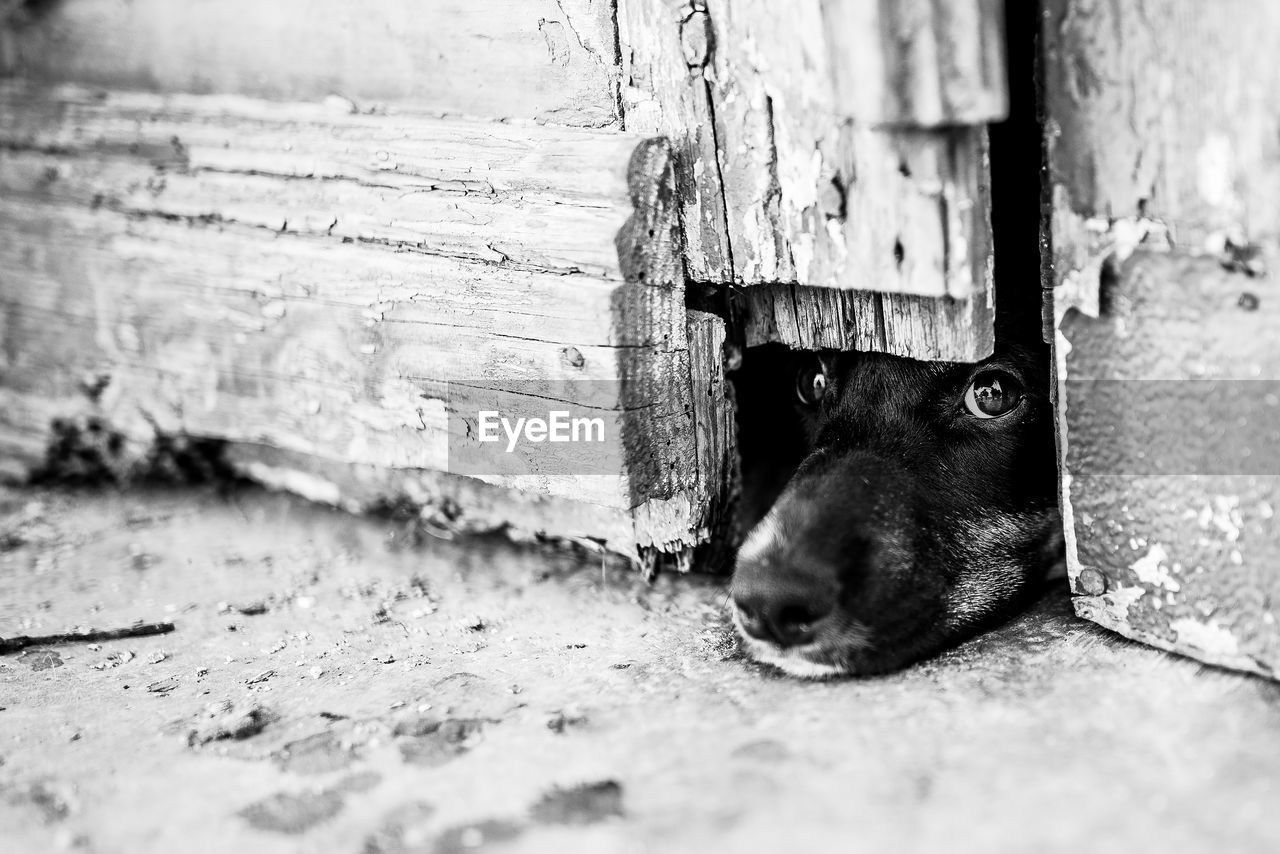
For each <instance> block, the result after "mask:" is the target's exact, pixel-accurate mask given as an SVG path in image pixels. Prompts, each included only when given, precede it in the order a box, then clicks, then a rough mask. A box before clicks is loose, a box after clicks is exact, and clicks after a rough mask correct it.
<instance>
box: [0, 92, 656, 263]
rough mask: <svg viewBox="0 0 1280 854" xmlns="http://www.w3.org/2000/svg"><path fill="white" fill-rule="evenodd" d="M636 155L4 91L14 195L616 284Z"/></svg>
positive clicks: (3, 126)
mask: <svg viewBox="0 0 1280 854" xmlns="http://www.w3.org/2000/svg"><path fill="white" fill-rule="evenodd" d="M635 142H636V138H635V137H626V136H621V135H616V134H584V133H582V132H576V133H575V132H572V131H565V130H559V131H558V130H551V129H543V130H539V129H536V128H530V127H519V126H513V125H507V124H503V125H494V124H491V123H481V122H468V121H464V120H452V119H433V118H422V119H412V120H409V119H404V120H400V119H396V118H392V117H368V116H351V115H345V114H339V115H336V116H335V115H333V114H330V113H326V112H325V111H324V110H323V109H317V108H314V107H307V106H298V107H297V108H296V109H282V108H276V109H267V108H264V105H262V104H261V103H258V102H245V101H243V100H239V99H208V100H206V99H192V98H163V97H159V96H150V95H137V94H132V95H123V94H115V95H112V96H110V97H107V98H99V97H96V96H94V95H93V94H90V93H88V92H86V91H85V90H82V89H79V88H61V89H57V90H54V91H53V92H49V91H46V90H41V89H39V88H31V87H27V86H22V85H15V84H10V85H8V86H4V87H0V145H4V146H5V147H6V148H8V149H10V151H9V153H8V154H7V155H6V157H5V160H4V173H3V175H0V182H2V184H0V186H3V189H4V191H5V192H6V193H11V194H13V193H16V194H32V193H34V194H37V195H39V196H41V197H49V198H55V199H59V200H63V201H68V202H75V203H79V204H82V205H86V206H88V205H89V204H93V205H95V206H103V207H107V208H109V209H113V210H119V211H122V212H127V213H132V214H140V215H148V216H165V217H179V218H185V219H189V220H198V219H209V218H214V217H216V218H219V219H220V220H222V221H230V222H235V223H238V224H241V225H245V226H253V227H258V228H264V229H268V230H271V231H275V232H287V233H297V234H307V235H325V236H329V237H336V238H349V239H353V240H358V241H363V242H379V243H385V244H388V245H399V246H406V247H413V248H416V249H420V250H423V251H427V252H432V253H437V254H444V255H450V256H453V257H461V258H471V259H475V260H478V261H485V262H491V263H496V264H502V265H506V266H517V267H526V268H529V269H545V270H555V271H558V272H564V273H576V272H585V273H589V274H591V275H595V276H603V277H608V278H620V273H619V272H618V267H617V257H616V253H615V252H614V250H613V246H612V238H613V235H614V234H615V233H616V232H617V230H618V228H619V227H621V225H622V223H623V221H624V220H625V217H626V212H627V210H628V209H629V208H628V201H627V198H626V190H625V186H624V185H623V183H622V181H620V180H619V173H620V171H621V169H622V164H625V163H626V162H627V158H628V157H629V155H630V152H631V149H632V148H634V146H635ZM24 151H25V152H29V153H27V154H24ZM291 179H308V180H291Z"/></svg>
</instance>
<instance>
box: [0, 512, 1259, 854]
mask: <svg viewBox="0 0 1280 854" xmlns="http://www.w3.org/2000/svg"><path fill="white" fill-rule="evenodd" d="M725 602H726V589H725V584H724V581H723V580H721V579H715V578H707V577H698V576H674V575H664V576H662V577H660V578H659V579H658V580H657V581H656V582H655V583H654V584H652V585H647V584H646V583H645V582H644V581H643V580H642V579H641V578H640V577H639V576H638V575H636V574H635V573H634V572H633V571H632V570H631V569H630V568H629V567H628V566H627V565H626V564H625V563H624V562H621V561H618V560H616V559H612V558H608V557H605V556H601V555H596V554H589V553H586V552H582V551H578V552H570V551H567V550H565V549H563V548H558V547H552V546H548V545H539V544H523V545H521V544H514V543H511V542H508V541H506V540H503V539H498V538H494V539H475V538H468V539H449V534H448V532H446V531H442V530H434V529H431V530H424V529H422V528H420V527H417V526H415V525H413V524H411V523H409V522H406V521H404V520H398V519H394V518H390V519H381V520H375V519H361V518H355V517H352V516H348V515H344V514H342V513H340V512H337V511H332V510H328V509H324V508H321V507H316V506H313V505H308V504H306V503H304V502H301V501H298V500H296V499H292V498H288V497H284V496H279V495H272V494H269V493H266V492H262V491H258V490H255V489H250V488H244V489H237V490H235V491H234V492H231V493H226V492H215V491H200V490H194V489H187V490H172V489H149V490H131V491H124V492H119V491H110V490H107V491H101V490H99V491H86V492H73V491H61V490H10V491H0V638H13V637H15V636H36V635H47V634H53V633H58V632H65V631H68V630H79V629H83V628H88V627H92V628H96V629H110V628H120V627H127V626H130V625H132V624H133V623H135V622H136V621H138V620H142V621H146V622H162V621H171V622H172V623H173V624H174V630H173V631H172V632H170V633H167V634H163V635H158V636H153V637H140V638H129V639H123V640H113V641H104V642H100V643H92V644H91V643H70V644H61V645H50V646H39V645H37V646H33V647H29V648H27V649H24V650H22V651H20V652H15V653H11V654H7V655H4V656H0V840H3V841H2V842H0V849H2V850H4V851H5V852H14V854H19V853H20V852H44V851H56V850H66V851H84V852H152V851H155V852H202V851H227V850H234V851H238V852H276V851H280V852H285V851H288V852H294V851H304V852H312V851H314V852H351V853H352V854H381V853H382V852H385V853H386V854H391V853H392V852H397V853H398V852H436V854H446V852H455V851H476V850H480V851H494V852H508V851H510V852H521V851H553V852H577V851H581V852H592V854H596V852H641V851H653V852H683V851H690V852H693V851H699V852H703V851H706V852H714V851H735V852H752V851H769V852H780V851H805V850H833V851H842V852H843V851H877V852H911V851H930V852H933V851H946V852H970V851H972V852H983V854H989V852H997V851H1011V852H1026V851H1068V850H1071V851H1077V850H1080V851H1091V852H1096V851H1126V852H1127V851H1135V850H1137V851H1168V852H1173V851H1196V852H1199V851H1210V850H1213V851H1259V852H1274V851H1280V810H1277V806H1278V805H1280V685H1276V684H1274V683H1270V682H1267V681H1264V680H1261V679H1257V678H1253V677H1247V676H1240V675H1236V674H1231V673H1227V672H1224V671H1218V670H1214V669H1211V668H1206V667H1203V666H1200V665H1198V664H1196V663H1194V662H1191V661H1187V660H1183V659H1178V658H1175V657H1171V656H1169V655H1166V654H1164V653H1161V652H1157V651H1155V650H1151V649H1147V648H1144V647H1141V646H1138V645H1135V644H1131V643H1128V642H1125V641H1122V640H1120V639H1118V638H1116V637H1114V636H1112V635H1110V634H1108V633H1107V632H1105V631H1104V630H1102V629H1100V628H1097V627H1095V626H1092V625H1090V624H1088V623H1084V622H1081V621H1078V620H1076V619H1075V618H1073V617H1072V616H1071V614H1070V605H1069V602H1068V599H1067V595H1066V592H1065V590H1064V589H1062V588H1061V587H1055V588H1052V589H1050V590H1049V591H1048V592H1047V593H1046V595H1045V596H1044V598H1043V599H1042V600H1041V602H1040V603H1039V604H1038V605H1037V606H1036V607H1035V608H1034V609H1033V610H1032V611H1031V612H1030V613H1028V614H1026V615H1024V616H1022V617H1020V618H1019V619H1017V620H1015V621H1014V622H1013V623H1011V624H1010V625H1007V626H1005V627H1004V628H1002V629H1000V630H998V631H995V632H992V633H990V634H987V635H985V636H983V637H980V638H978V639H976V640H974V641H972V642H970V643H968V644H966V645H964V646H963V647H961V648H959V649H956V650H953V651H952V652H950V653H947V654H945V655H943V656H941V657H939V658H936V659H934V660H931V661H928V662H925V663H922V664H920V665H917V666H915V667H912V668H910V669H908V670H906V671H904V672H902V673H898V674H895V675H891V676H887V677H879V678H873V679H861V680H847V681H840V682H830V683H806V682H799V681H796V680H793V679H790V678H785V677H781V676H779V675H777V674H776V673H773V672H771V671H769V670H767V669H764V668H761V667H758V666H755V665H753V664H751V663H749V662H747V661H745V660H744V659H743V658H742V656H741V655H740V653H739V652H738V650H737V646H736V644H735V643H734V640H733V637H732V633H731V631H730V630H729V627H728V624H727V621H726V616H725V609H724V606H725Z"/></svg>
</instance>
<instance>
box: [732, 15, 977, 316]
mask: <svg viewBox="0 0 1280 854" xmlns="http://www.w3.org/2000/svg"><path fill="white" fill-rule="evenodd" d="M707 9H708V13H709V14H710V17H711V22H712V25H713V28H714V31H715V45H716V50H715V52H714V81H715V82H714V85H713V101H714V106H715V116H716V130H717V137H718V139H719V147H720V151H721V172H722V175H723V178H724V189H725V198H726V206H727V209H728V224H729V235H730V243H731V245H732V247H733V252H734V273H735V278H736V279H737V280H738V281H740V282H742V283H743V284H757V283H761V282H794V283H797V284H805V285H819V286H830V287H842V288H861V289H867V290H876V291H881V292H889V293H911V294H917V295H924V296H944V295H949V296H951V297H953V298H956V299H965V298H968V297H969V296H970V295H971V294H974V293H978V292H981V291H983V290H985V289H986V288H987V287H988V286H989V282H988V279H989V272H988V266H989V261H990V254H991V248H990V235H989V228H988V227H987V225H986V219H987V205H986V199H985V192H986V190H985V187H986V179H987V168H986V133H985V129H984V128H983V127H980V126H979V127H960V128H954V129H946V130H941V131H933V130H927V129H915V128H908V129H883V128H875V127H870V126H866V125H862V124H857V123H850V122H848V121H847V120H846V119H845V117H843V116H842V115H841V114H840V112H839V110H838V107H837V105H836V103H835V94H834V90H833V84H832V71H831V59H830V55H829V51H828V46H827V44H826V41H825V40H824V35H823V34H824V22H823V17H822V8H821V4H820V3H819V2H818V0H801V2H798V3H795V4H776V3H767V2H763V0H745V2H735V3H726V2H723V0H721V2H718V3H717V2H711V3H709V4H708V7H707Z"/></svg>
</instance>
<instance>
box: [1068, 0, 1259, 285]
mask: <svg viewBox="0 0 1280 854" xmlns="http://www.w3.org/2000/svg"><path fill="white" fill-rule="evenodd" d="M1045 12H1046V15H1045V21H1044V45H1045V63H1044V67H1045V87H1044V88H1045V100H1046V105H1045V106H1046V108H1047V111H1048V113H1049V116H1050V118H1051V124H1050V129H1049V134H1048V142H1049V146H1050V165H1051V168H1052V173H1053V180H1054V191H1055V196H1054V246H1055V255H1056V256H1060V257H1059V258H1058V264H1057V267H1058V270H1059V279H1060V282H1061V281H1065V277H1067V276H1069V275H1072V273H1073V271H1077V270H1083V269H1084V268H1086V267H1087V266H1088V258H1087V257H1084V258H1082V257H1079V256H1078V255H1077V254H1076V253H1078V252H1081V251H1086V249H1085V247H1084V245H1083V241H1082V240H1081V237H1082V236H1083V235H1085V234H1086V233H1087V232H1094V238H1095V240H1096V242H1097V244H1098V249H1099V251H1101V252H1103V253H1104V254H1107V253H1109V252H1110V251H1112V250H1113V249H1114V244H1115V243H1116V242H1117V241H1119V242H1121V243H1124V242H1125V241H1126V240H1131V239H1132V238H1131V237H1129V236H1128V235H1127V234H1126V233H1125V232H1132V231H1133V229H1134V228H1135V227H1138V226H1140V225H1141V224H1142V223H1144V222H1146V221H1154V223H1155V224H1158V225H1163V226H1164V227H1165V228H1166V229H1167V230H1168V231H1169V233H1170V234H1171V236H1172V237H1173V238H1174V239H1175V240H1176V242H1177V244H1178V245H1179V246H1182V247H1185V248H1188V249H1192V250H1197V249H1202V248H1206V246H1207V247H1209V248H1212V249H1214V250H1215V251H1216V250H1217V249H1218V248H1220V247H1221V245H1222V243H1223V241H1224V239H1227V238H1229V239H1231V240H1232V241H1234V242H1236V243H1237V244H1241V243H1245V242H1248V241H1255V242H1260V241H1264V240H1274V239H1276V238H1278V237H1280V208H1278V207H1277V206H1276V204H1275V199H1276V197H1277V194H1278V193H1280V173H1278V172H1277V170H1276V169H1275V168H1274V167H1273V164H1274V163H1275V162H1276V158H1277V157H1278V156H1280V130H1278V128H1277V119H1276V113H1275V103H1276V95H1277V93H1278V92H1280V66H1277V64H1276V62H1275V44H1276V39H1277V37H1280V5H1277V4H1275V3H1271V2H1267V0H1226V2H1221V3H1215V4H1214V6H1213V11H1212V13H1209V12H1207V11H1206V7H1205V5H1204V4H1203V3H1197V2H1194V0H1159V2H1148V3H1145V4H1135V3H1110V4H1107V3H1092V2H1083V0H1050V1H1049V2H1047V3H1046V4H1045ZM1117 225H1118V227H1117ZM1092 287H1094V288H1096V278H1095V279H1094V280H1093V282H1092Z"/></svg>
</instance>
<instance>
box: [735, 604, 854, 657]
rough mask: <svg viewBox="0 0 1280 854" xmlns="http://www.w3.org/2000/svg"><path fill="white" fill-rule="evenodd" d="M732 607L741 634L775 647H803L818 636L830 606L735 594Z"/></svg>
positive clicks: (829, 611)
mask: <svg viewBox="0 0 1280 854" xmlns="http://www.w3.org/2000/svg"><path fill="white" fill-rule="evenodd" d="M733 604H734V607H735V608H737V609H738V619H739V621H740V622H741V623H742V630H743V631H744V632H746V633H747V634H748V635H750V636H751V637H753V638H755V639H756V640H763V641H772V642H773V643H776V644H777V645H778V646H783V647H788V646H803V645H804V644H807V643H810V642H812V641H813V639H814V638H816V637H817V636H818V628H819V624H820V623H821V622H822V620H823V619H824V618H825V617H826V616H827V615H828V614H830V613H831V605H830V604H825V603H821V602H817V601H814V600H808V599H801V598H798V597H793V596H768V595H764V594H762V593H754V594H752V593H745V594H744V593H742V592H739V593H735V594H734V597H733Z"/></svg>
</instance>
